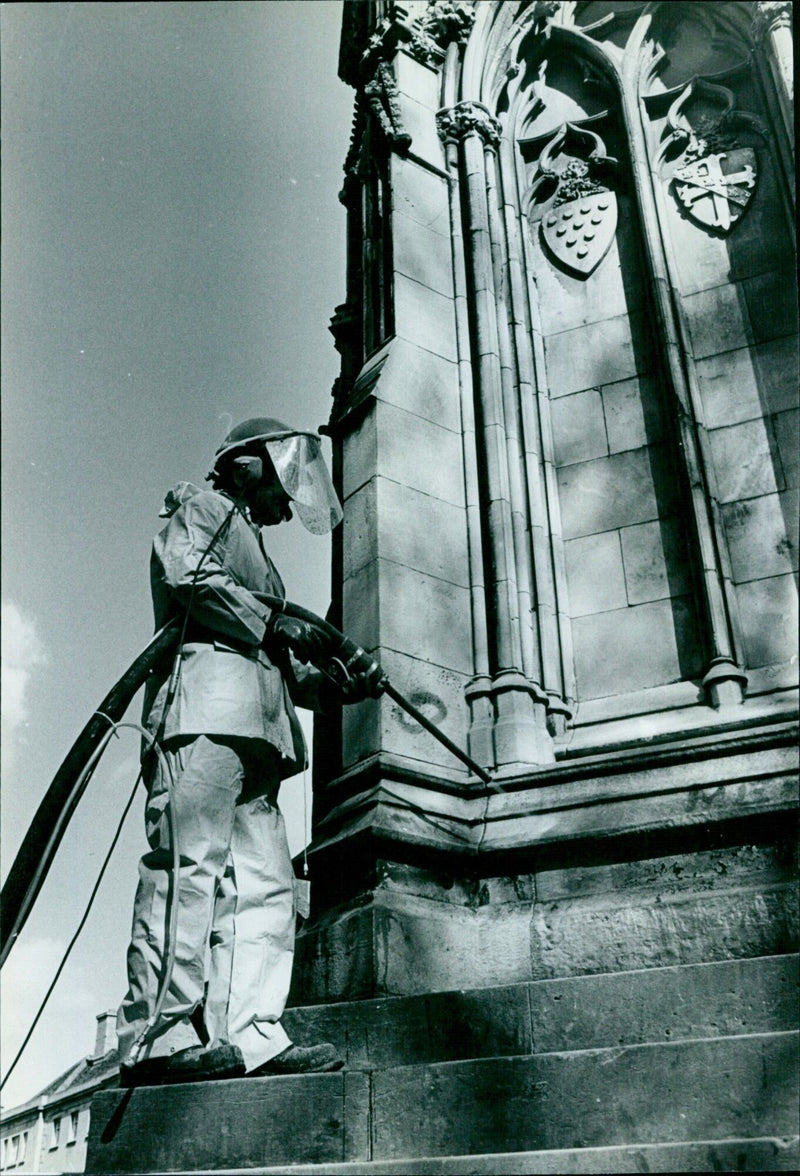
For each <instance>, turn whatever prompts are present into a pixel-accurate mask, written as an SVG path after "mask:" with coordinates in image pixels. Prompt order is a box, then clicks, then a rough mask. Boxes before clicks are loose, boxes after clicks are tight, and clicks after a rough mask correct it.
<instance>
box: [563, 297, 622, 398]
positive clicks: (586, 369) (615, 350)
mask: <svg viewBox="0 0 800 1176" xmlns="http://www.w3.org/2000/svg"><path fill="white" fill-rule="evenodd" d="M544 346H545V356H546V363H547V383H548V387H549V389H550V396H551V397H552V398H553V399H555V398H556V397H558V396H568V395H569V394H570V392H581V391H583V390H584V389H585V388H596V387H599V386H600V385H601V384H613V383H616V382H617V381H618V380H626V379H629V378H630V377H632V376H635V375H636V373H637V370H638V363H637V359H636V356H635V353H634V346H633V338H632V335H631V324H630V322H629V321H628V319H627V317H619V318H609V319H605V320H604V321H603V322H598V323H590V324H589V325H587V326H585V327H577V328H575V329H574V330H571V331H561V332H560V333H559V334H557V335H550V336H546V337H545V341H544Z"/></svg>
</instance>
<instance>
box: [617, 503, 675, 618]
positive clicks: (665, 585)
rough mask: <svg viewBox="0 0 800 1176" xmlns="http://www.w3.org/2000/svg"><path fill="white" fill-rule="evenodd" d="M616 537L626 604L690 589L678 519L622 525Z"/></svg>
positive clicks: (640, 602) (657, 598)
mask: <svg viewBox="0 0 800 1176" xmlns="http://www.w3.org/2000/svg"><path fill="white" fill-rule="evenodd" d="M620 540H621V542H622V558H623V560H624V564H625V583H626V586H627V593H628V603H629V604H642V603H643V602H644V601H647V600H663V599H664V598H665V597H667V596H682V595H686V594H688V593H689V592H690V591H691V583H690V579H689V571H688V561H687V555H686V547H685V544H684V529H683V524H682V523H681V521H680V520H679V519H661V520H659V521H658V522H652V523H641V524H639V525H638V526H635V527H624V528H623V529H622V530H621V531H620Z"/></svg>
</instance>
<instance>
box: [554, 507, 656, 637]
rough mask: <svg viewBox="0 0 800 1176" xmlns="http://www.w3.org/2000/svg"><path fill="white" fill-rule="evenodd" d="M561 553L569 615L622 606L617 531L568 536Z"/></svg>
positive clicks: (621, 581) (620, 553)
mask: <svg viewBox="0 0 800 1176" xmlns="http://www.w3.org/2000/svg"><path fill="white" fill-rule="evenodd" d="M654 525H657V524H654ZM564 553H565V556H566V564H567V585H568V590H569V606H570V613H571V615H572V616H573V617H582V616H586V615H587V614H589V613H598V612H607V611H609V610H610V609H619V608H625V606H626V604H627V598H626V595H625V574H624V571H623V567H622V552H621V550H620V542H619V532H618V531H605V532H603V533H602V534H600V535H588V536H586V537H585V538H583V539H571V540H569V542H567V543H565V544H564Z"/></svg>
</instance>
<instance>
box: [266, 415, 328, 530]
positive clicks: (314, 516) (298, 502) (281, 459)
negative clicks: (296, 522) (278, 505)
mask: <svg viewBox="0 0 800 1176" xmlns="http://www.w3.org/2000/svg"><path fill="white" fill-rule="evenodd" d="M264 446H265V448H266V450H267V453H268V454H269V456H270V460H271V461H272V464H273V466H274V467H275V473H276V474H277V475H278V480H279V482H280V484H281V486H282V487H283V489H284V490H285V491H286V493H287V494H288V495H289V497H290V498H291V500H292V502H293V504H294V507H295V509H296V510H297V514H298V517H299V519H300V522H301V523H302V524H303V526H304V527H305V528H306V530H307V531H310V532H311V533H312V535H325V534H326V533H327V532H328V531H332V530H333V528H334V527H335V526H336V525H337V523H340V522H341V521H342V507H341V504H340V502H339V499H338V498H337V496H336V491H335V490H334V488H333V483H332V482H331V476H330V474H329V473H328V467H327V466H326V464H325V459H324V458H323V456H322V442H321V441H320V439H319V437H317V435H316V434H315V433H291V434H289V435H287V436H285V437H275V438H272V437H270V438H268V439H267V438H265V440H264Z"/></svg>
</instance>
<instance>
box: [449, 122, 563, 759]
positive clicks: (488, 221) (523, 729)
mask: <svg viewBox="0 0 800 1176" xmlns="http://www.w3.org/2000/svg"><path fill="white" fill-rule="evenodd" d="M438 122H439V132H440V134H441V136H442V138H443V139H444V141H445V144H446V145H447V146H448V149H449V151H450V157H451V158H452V159H455V154H454V153H453V149H452V148H453V145H456V144H457V145H458V152H459V157H460V164H461V170H462V174H463V177H464V179H463V196H464V222H465V226H466V230H467V236H466V241H465V254H466V266H465V272H466V277H467V283H468V293H469V298H470V305H471V312H472V319H471V328H472V352H473V356H474V369H473V377H474V385H475V404H476V409H477V417H478V451H479V455H480V456H479V469H480V476H481V483H482V484H481V490H482V515H483V536H484V545H485V546H484V558H485V561H486V568H487V581H488V582H487V585H486V591H487V611H488V616H489V630H488V653H489V668H490V671H491V684H490V685H489V684H487V683H486V681H485V680H483V681H479V682H475V683H473V685H472V686H471V687H470V688H469V690H468V698H469V701H470V705H471V707H472V708H473V713H475V710H476V708H479V707H480V706H481V705H483V703H482V700H485V699H487V698H490V699H491V702H492V706H493V710H494V730H493V743H494V762H495V764H496V766H497V767H498V768H506V769H507V770H508V771H513V770H514V768H515V765H516V766H519V765H531V764H540V763H548V762H552V760H553V758H554V753H553V748H552V744H551V741H550V738H549V736H548V734H547V729H546V696H545V695H544V694H543V692H542V691H540V690H538V689H537V688H536V687H533V686H532V684H531V682H530V681H529V680H528V678H527V677H526V675H525V672H524V670H525V668H526V660H527V661H530V654H529V656H528V657H527V658H526V657H525V656H524V654H523V626H522V625H521V617H520V576H519V572H520V569H522V570H523V575H524V576H526V577H527V584H526V582H525V580H523V592H522V597H523V601H524V602H525V603H526V605H527V607H528V608H530V575H529V572H528V571H526V560H527V555H526V553H525V551H524V549H523V550H521V549H520V548H521V544H524V543H525V530H526V526H527V519H526V517H525V516H524V515H523V514H522V513H521V512H522V506H523V503H522V494H521V483H520V468H519V460H518V443H517V440H516V426H515V418H516V413H517V409H516V406H515V403H514V398H515V395H516V388H515V386H514V383H513V380H510V377H511V369H510V366H509V364H510V355H509V343H508V339H507V337H506V338H505V339H504V340H503V339H502V334H503V332H502V331H501V330H500V329H499V326H498V319H499V317H500V316H499V315H498V299H499V293H498V289H497V284H496V272H499V270H501V269H502V263H501V258H502V254H503V243H502V242H501V240H500V236H499V214H498V211H497V206H496V190H495V183H496V182H495V180H494V175H495V153H496V150H497V146H498V143H499V141H500V126H499V123H498V122H497V120H496V119H495V118H493V116H492V115H491V114H490V112H489V111H488V110H487V109H486V107H485V106H483V105H482V104H481V103H477V102H468V101H465V102H461V103H458V105H456V106H454V107H452V108H451V109H450V110H444V111H440V113H439V117H438ZM505 330H506V332H507V320H506V323H505ZM504 367H505V388H504ZM509 425H511V433H510V434H509ZM510 457H511V460H509V459H510ZM515 508H516V511H517V525H516V527H515V518H514V512H515ZM520 523H521V524H522V525H521V526H520ZM526 588H527V590H526ZM530 632H531V630H530V627H529V625H528V633H529V634H530ZM529 640H530V638H529Z"/></svg>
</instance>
